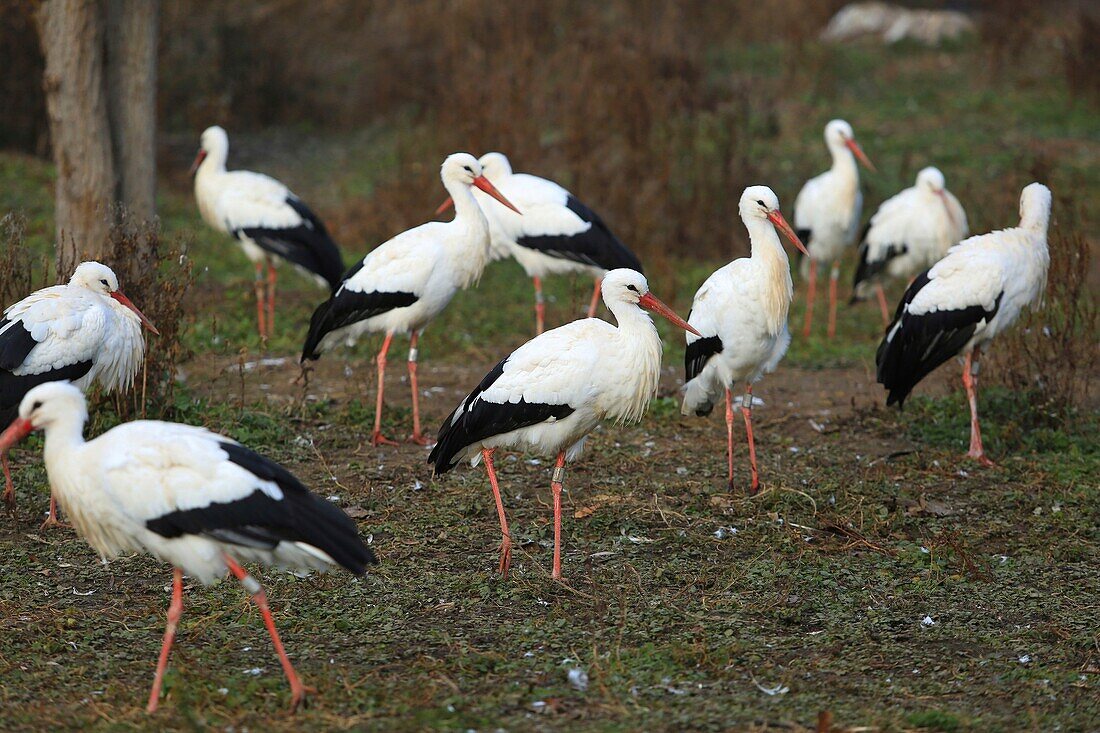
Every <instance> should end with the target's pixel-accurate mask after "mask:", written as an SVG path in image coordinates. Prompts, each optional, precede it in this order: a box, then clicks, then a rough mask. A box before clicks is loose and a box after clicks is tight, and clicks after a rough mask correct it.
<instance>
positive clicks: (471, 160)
mask: <svg viewBox="0 0 1100 733" xmlns="http://www.w3.org/2000/svg"><path fill="white" fill-rule="evenodd" d="M502 157H503V156H502ZM439 177H440V178H442V179H443V186H444V187H445V188H446V189H447V190H448V191H450V190H451V188H452V187H453V186H454V185H456V184H459V185H463V186H474V187H476V188H480V189H481V190H482V191H484V192H485V193H487V194H489V195H490V196H492V197H493V198H495V199H496V200H497V201H499V202H500V203H502V204H504V205H505V206H507V207H508V208H509V209H511V210H512V211H514V212H516V213H517V214H518V213H520V211H519V209H517V208H516V207H515V206H513V205H512V202H511V201H509V200H508V199H506V198H504V194H502V193H501V192H500V191H498V190H497V188H496V186H494V185H493V184H492V183H490V182H489V179H488V178H486V177H485V172H484V171H483V170H482V168H481V163H479V162H478V160H477V158H475V157H474V156H472V155H470V154H469V153H451V154H450V155H448V156H447V157H446V159H444V161H443V165H442V166H441V168H440V170H439ZM453 198H454V196H453V195H452V196H451V198H450V199H447V201H445V202H443V204H442V205H441V206H440V207H439V208H438V209H437V210H436V213H443V212H444V211H446V210H447V207H448V206H449V205H450V204H452V203H453V200H452V199H453Z"/></svg>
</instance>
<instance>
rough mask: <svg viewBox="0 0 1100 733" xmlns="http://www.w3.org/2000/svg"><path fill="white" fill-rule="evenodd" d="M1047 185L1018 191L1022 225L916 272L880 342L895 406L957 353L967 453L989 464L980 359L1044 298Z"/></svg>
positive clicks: (969, 242) (882, 376) (972, 242)
mask: <svg viewBox="0 0 1100 733" xmlns="http://www.w3.org/2000/svg"><path fill="white" fill-rule="evenodd" d="M1050 205H1051V195H1050V189H1049V188H1047V187H1046V186H1044V185H1043V184H1041V183H1032V184H1029V185H1028V186H1027V187H1026V188H1024V190H1023V193H1022V194H1021V195H1020V225H1019V226H1018V227H1013V228H1012V229H1001V230H999V231H995V232H990V233H989V234H982V235H979V236H976V237H970V238H969V239H965V240H963V241H962V242H959V243H958V244H957V245H955V246H954V247H952V248H951V249H950V250H949V251H948V253H947V255H946V256H945V257H944V258H943V259H941V260H940V261H939V262H937V263H936V264H935V265H933V266H932V267H931V269H929V270H928V271H927V272H924V273H922V274H921V275H919V276H918V277H917V279H916V280H915V281H913V284H912V285H910V286H909V289H908V290H906V291H905V296H904V297H903V298H902V301H901V303H899V304H898V308H897V312H896V314H895V316H894V322H893V323H891V324H890V327H889V328H888V329H887V330H886V337H885V338H883V340H882V343H881V344H880V345H879V347H878V353H877V355H876V357H875V361H876V363H877V364H878V381H879V382H880V383H881V384H882V385H883V386H884V387H885V388H886V389H887V392H888V396H887V399H886V404H887V405H893V404H895V403H896V404H897V405H899V406H901V405H902V404H904V402H905V398H906V397H908V396H909V393H910V392H911V391H912V389H913V387H915V386H916V384H917V383H918V382H920V380H921V379H923V378H924V377H925V376H927V375H928V374H929V373H931V372H932V370H933V369H935V368H936V367H938V366H939V365H940V364H943V363H944V362H945V361H947V360H948V359H950V358H951V357H953V356H959V355H961V356H962V357H963V373H962V380H963V385H964V386H965V387H966V395H967V398H968V400H969V402H970V451H969V453H968V455H969V456H970V457H971V458H974V459H977V460H978V461H980V462H981V463H983V464H986V465H990V464H991V461H990V460H989V459H988V458H987V457H986V455H985V450H984V448H983V447H982V434H981V428H980V426H979V425H978V388H977V385H978V359H979V358H980V357H981V352H982V351H983V350H985V349H988V347H989V345H990V343H991V342H992V341H993V339H994V338H996V337H997V335H998V334H1000V333H1001V332H1002V331H1004V330H1005V329H1007V328H1008V327H1009V326H1011V325H1012V324H1013V323H1015V322H1016V319H1018V318H1019V317H1020V313H1021V311H1022V310H1023V308H1024V307H1025V306H1027V307H1031V306H1033V305H1035V304H1038V303H1040V302H1041V301H1042V297H1043V292H1044V291H1045V289H1046V282H1047V268H1048V267H1049V265H1050V253H1049V252H1048V250H1047V227H1048V226H1049V224H1050Z"/></svg>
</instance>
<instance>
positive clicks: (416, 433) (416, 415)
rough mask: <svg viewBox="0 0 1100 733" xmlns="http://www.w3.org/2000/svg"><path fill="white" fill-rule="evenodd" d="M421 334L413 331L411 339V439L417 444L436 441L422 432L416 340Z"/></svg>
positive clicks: (427, 443)
mask: <svg viewBox="0 0 1100 733" xmlns="http://www.w3.org/2000/svg"><path fill="white" fill-rule="evenodd" d="M419 336H420V334H419V333H417V332H416V331H413V334H412V338H410V340H409V384H410V385H411V386H412V398H413V432H412V435H411V436H409V441H410V442H412V443H416V444H417V445H431V444H432V443H434V442H435V441H433V440H432V439H431V438H429V437H428V436H426V435H422V434H421V432H420V389H419V387H418V382H417V381H416V357H417V351H416V342H417V339H418V338H419Z"/></svg>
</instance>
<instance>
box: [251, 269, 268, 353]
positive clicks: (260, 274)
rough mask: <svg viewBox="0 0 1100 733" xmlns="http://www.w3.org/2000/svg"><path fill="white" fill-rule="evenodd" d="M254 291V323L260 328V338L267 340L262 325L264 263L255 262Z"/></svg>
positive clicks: (264, 327) (265, 329)
mask: <svg viewBox="0 0 1100 733" xmlns="http://www.w3.org/2000/svg"><path fill="white" fill-rule="evenodd" d="M252 285H253V290H255V291H256V323H257V325H258V326H259V329H260V340H261V341H266V340H267V327H266V326H265V325H264V263H263V262H257V263H256V279H255V281H254V282H253V284H252Z"/></svg>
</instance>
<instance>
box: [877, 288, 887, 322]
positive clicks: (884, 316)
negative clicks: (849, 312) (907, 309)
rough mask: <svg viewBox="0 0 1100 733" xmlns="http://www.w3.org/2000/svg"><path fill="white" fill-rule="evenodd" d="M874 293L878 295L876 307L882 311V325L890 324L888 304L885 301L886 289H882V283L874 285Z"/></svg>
mask: <svg viewBox="0 0 1100 733" xmlns="http://www.w3.org/2000/svg"><path fill="white" fill-rule="evenodd" d="M875 294H876V295H877V296H878V307H879V310H881V311H882V325H884V326H889V325H890V305H889V304H888V303H887V302H886V291H885V290H883V289H882V283H877V284H876V285H875Z"/></svg>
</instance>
